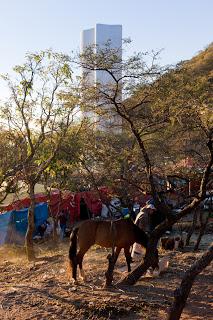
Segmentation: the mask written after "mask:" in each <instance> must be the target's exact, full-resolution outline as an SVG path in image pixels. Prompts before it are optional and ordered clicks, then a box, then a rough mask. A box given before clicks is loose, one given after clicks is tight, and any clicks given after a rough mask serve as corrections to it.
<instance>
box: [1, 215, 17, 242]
mask: <svg viewBox="0 0 213 320" xmlns="http://www.w3.org/2000/svg"><path fill="white" fill-rule="evenodd" d="M13 212H14V211H8V212H6V213H4V214H0V245H2V244H4V243H5V241H6V238H7V235H8V230H9V226H10V223H11V222H12V216H13Z"/></svg>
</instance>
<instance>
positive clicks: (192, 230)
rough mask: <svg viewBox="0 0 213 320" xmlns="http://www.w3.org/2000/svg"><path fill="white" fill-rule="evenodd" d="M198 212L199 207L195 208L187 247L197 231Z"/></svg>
mask: <svg viewBox="0 0 213 320" xmlns="http://www.w3.org/2000/svg"><path fill="white" fill-rule="evenodd" d="M198 210H199V207H197V208H195V211H194V215H193V221H192V224H191V226H190V229H189V231H188V234H187V238H186V246H188V245H189V242H190V239H191V236H192V234H193V232H194V230H195V227H196V223H197V216H198Z"/></svg>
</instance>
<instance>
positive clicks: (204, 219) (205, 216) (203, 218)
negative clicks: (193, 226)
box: [194, 211, 210, 251]
mask: <svg viewBox="0 0 213 320" xmlns="http://www.w3.org/2000/svg"><path fill="white" fill-rule="evenodd" d="M209 216H210V212H208V211H204V212H201V211H200V216H199V218H200V232H199V236H198V238H197V242H196V244H195V246H194V251H197V250H198V248H199V245H200V241H201V239H202V237H203V235H204V233H205V230H206V226H207V223H208V221H209Z"/></svg>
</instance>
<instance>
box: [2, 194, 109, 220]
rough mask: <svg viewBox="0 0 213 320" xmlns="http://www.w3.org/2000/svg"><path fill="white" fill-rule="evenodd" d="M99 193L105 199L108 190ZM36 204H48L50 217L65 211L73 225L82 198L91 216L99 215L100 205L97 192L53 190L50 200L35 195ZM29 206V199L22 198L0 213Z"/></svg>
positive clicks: (78, 215)
mask: <svg viewBox="0 0 213 320" xmlns="http://www.w3.org/2000/svg"><path fill="white" fill-rule="evenodd" d="M100 192H101V193H102V194H103V196H104V197H107V192H108V190H107V189H106V188H101V189H100ZM35 198H36V203H41V202H48V207H49V211H50V215H52V216H55V215H57V214H58V213H59V211H61V210H62V209H65V210H67V212H68V213H69V216H70V222H71V223H73V222H74V221H76V220H79V218H80V200H81V198H83V199H84V200H85V202H86V204H87V207H88V209H89V210H90V212H91V213H92V214H94V215H95V216H96V215H99V214H100V213H101V208H102V203H101V200H100V199H99V197H98V195H97V192H94V191H85V192H77V193H74V192H70V191H63V192H60V191H59V190H54V191H52V192H51V194H50V198H49V199H48V197H47V196H46V195H45V194H43V193H39V194H36V195H35ZM29 206H30V199H29V198H24V199H22V200H17V201H15V202H13V203H12V204H10V205H8V206H6V207H4V208H3V210H2V211H4V212H5V211H12V210H20V209H23V208H28V207H29Z"/></svg>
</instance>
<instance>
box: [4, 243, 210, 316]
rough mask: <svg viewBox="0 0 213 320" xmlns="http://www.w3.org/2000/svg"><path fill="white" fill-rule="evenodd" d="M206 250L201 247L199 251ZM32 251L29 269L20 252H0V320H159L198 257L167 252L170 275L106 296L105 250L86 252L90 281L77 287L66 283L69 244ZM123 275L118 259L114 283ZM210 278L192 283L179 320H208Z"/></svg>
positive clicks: (205, 274)
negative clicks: (34, 261) (33, 262)
mask: <svg viewBox="0 0 213 320" xmlns="http://www.w3.org/2000/svg"><path fill="white" fill-rule="evenodd" d="M206 239H207V240H209V239H208V238H206ZM205 247H206V243H205V242H204V243H203V246H202V249H205ZM37 250H38V252H37V256H38V261H37V262H36V264H35V266H33V265H32V264H30V263H28V262H27V261H26V258H25V256H24V255H23V253H22V252H21V251H20V250H17V249H11V248H5V249H3V248H1V249H0V319H3V320H4V319H5V320H6V319H10V320H16V319H17V320H21V319H23V320H28V319H37V320H38V319H45V320H46V319H48V320H49V319H60V320H62V319H69V320H71V319H85V320H86V319H92V320H95V319H123V320H126V319H133V320H134V319H135V320H136V319H150V320H161V319H162V320H163V319H165V316H166V312H167V311H168V308H169V306H170V305H171V302H172V297H173V290H174V289H175V288H176V287H177V286H178V285H179V283H180V281H181V277H182V276H183V274H184V272H185V270H187V269H188V267H189V266H190V265H191V264H192V263H193V261H194V260H195V259H196V258H197V257H199V256H200V255H201V254H202V250H201V251H200V252H198V253H196V254H195V253H192V252H185V253H181V252H170V253H169V255H170V257H171V259H170V266H169V269H168V270H167V272H166V273H164V274H162V275H160V276H159V277H158V278H142V279H141V280H140V281H139V282H138V283H137V285H135V286H133V287H130V288H126V289H125V290H120V289H118V288H113V289H111V290H106V289H104V288H103V285H104V281H105V278H104V272H105V270H106V268H107V262H106V256H107V254H108V250H106V249H102V248H98V247H94V248H92V249H91V250H90V251H89V252H88V254H87V255H86V257H85V261H84V266H85V272H86V274H87V276H88V277H89V279H88V280H89V281H88V282H87V283H80V284H79V285H78V286H74V285H72V284H70V283H69V281H68V275H67V259H66V256H67V251H68V243H64V244H63V245H61V246H60V247H59V248H57V249H56V250H54V251H52V250H51V249H49V248H48V247H47V246H46V245H40V246H38V248H37ZM47 252H48V254H47ZM163 254H165V253H162V255H163ZM167 254H168V253H167ZM123 270H125V261H124V258H123V256H121V257H120V258H119V261H118V263H117V267H116V271H115V279H119V278H121V277H122V276H123V275H124V273H125V271H123ZM212 275H213V270H212V265H211V266H209V267H208V268H207V269H206V270H205V271H204V272H203V273H202V274H200V275H199V276H198V277H197V280H196V282H195V284H194V286H193V289H192V292H191V295H190V297H189V299H188V303H187V306H186V308H185V310H184V313H183V315H182V318H181V319H182V320H191V319H197V320H201V319H205V320H210V319H211V320H212V319H213V277H212Z"/></svg>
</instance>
